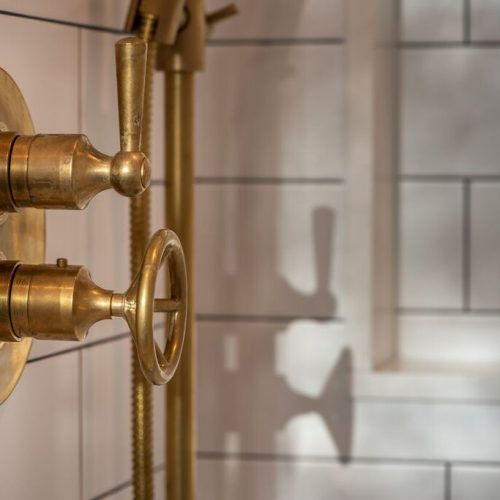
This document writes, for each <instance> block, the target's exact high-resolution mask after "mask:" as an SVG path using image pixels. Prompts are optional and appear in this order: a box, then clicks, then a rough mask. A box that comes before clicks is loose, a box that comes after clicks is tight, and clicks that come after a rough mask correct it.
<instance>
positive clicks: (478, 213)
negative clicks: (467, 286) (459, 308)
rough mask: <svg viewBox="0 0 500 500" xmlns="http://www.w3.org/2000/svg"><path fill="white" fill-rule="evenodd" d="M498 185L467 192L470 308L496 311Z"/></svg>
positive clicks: (499, 296) (499, 299)
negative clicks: (469, 230) (468, 204)
mask: <svg viewBox="0 0 500 500" xmlns="http://www.w3.org/2000/svg"><path fill="white" fill-rule="evenodd" d="M498 217H500V185H499V184H498V183H494V184H486V183H482V182H481V183H474V184H473V185H472V191H471V306H472V307H473V308H479V309H481V308H483V309H488V308H493V309H500V229H499V228H498Z"/></svg>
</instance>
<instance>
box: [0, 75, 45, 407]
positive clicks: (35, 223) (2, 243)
mask: <svg viewBox="0 0 500 500" xmlns="http://www.w3.org/2000/svg"><path fill="white" fill-rule="evenodd" d="M0 130H2V131H12V132H18V133H20V134H33V133H34V127H33V122H32V121H31V116H30V113H29V110H28V106H27V105H26V102H25V101H24V98H23V96H22V94H21V91H20V90H19V88H18V87H17V85H16V84H15V82H14V80H13V79H12V78H11V77H10V76H9V75H8V74H7V73H6V72H5V71H4V70H3V69H1V68H0ZM2 219H3V217H0V224H1V225H0V251H1V252H3V253H4V254H5V256H6V258H7V259H9V260H22V261H23V262H26V263H31V264H42V263H43V261H44V254H45V212H44V211H43V210H38V209H24V210H22V211H21V212H19V213H16V214H10V215H9V217H7V218H6V219H5V220H4V222H2ZM31 342H32V341H31V339H24V340H22V341H20V342H5V343H0V404H1V403H3V402H4V401H5V400H6V399H7V398H8V397H9V395H10V393H11V392H12V391H13V389H14V387H15V386H16V383H17V381H18V380H19V377H20V376H21V374H22V372H23V369H24V366H25V364H26V361H27V359H28V355H29V352H30V349H31Z"/></svg>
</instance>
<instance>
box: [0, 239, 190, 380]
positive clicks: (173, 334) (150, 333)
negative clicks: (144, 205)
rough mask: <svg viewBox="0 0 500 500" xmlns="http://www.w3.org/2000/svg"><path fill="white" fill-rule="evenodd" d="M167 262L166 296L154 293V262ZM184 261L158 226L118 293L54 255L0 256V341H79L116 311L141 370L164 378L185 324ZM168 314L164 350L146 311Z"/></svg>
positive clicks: (170, 370)
mask: <svg viewBox="0 0 500 500" xmlns="http://www.w3.org/2000/svg"><path fill="white" fill-rule="evenodd" d="M164 262H167V270H168V277H169V280H168V282H169V288H170V291H169V294H168V295H169V296H168V298H164V299H155V298H154V293H155V286H156V280H157V276H158V272H159V270H160V267H161V265H162V264H163V263H164ZM186 294H187V287H186V267H185V262H184V254H183V251H182V247H181V245H180V242H179V239H178V238H177V236H176V235H175V234H174V233H173V232H172V231H168V230H166V229H162V230H160V231H157V232H156V233H155V235H154V236H153V237H152V239H151V241H150V243H149V245H148V247H147V250H146V253H145V254H144V259H143V261H142V265H141V269H140V271H139V273H138V274H137V276H136V277H135V279H134V281H133V282H132V284H131V285H130V287H129V288H128V290H127V291H126V292H124V293H115V292H112V291H110V290H104V289H102V288H100V287H98V286H97V285H96V284H95V283H94V282H93V281H92V279H91V277H90V273H89V271H88V269H87V268H86V267H84V266H74V265H69V264H68V262H67V260H66V259H63V258H61V259H58V260H57V263H56V264H55V265H50V264H38V265H36V264H24V263H22V262H21V261H17V260H3V261H0V342H19V341H21V340H22V339H24V338H33V339H38V340H75V341H81V340H84V339H85V338H86V336H87V333H88V330H89V328H90V327H91V326H92V325H93V324H94V323H96V322H98V321H101V320H104V319H111V318H112V317H122V318H124V319H125V321H126V322H127V324H128V326H129V328H130V331H131V334H132V337H133V339H134V343H135V346H136V349H137V353H138V358H139V361H140V363H141V368H142V371H143V373H144V376H145V377H146V378H147V380H148V381H149V382H151V383H152V384H156V385H161V384H165V383H166V382H168V381H169V380H170V379H171V377H172V375H173V374H174V372H175V369H176V367H177V364H178V362H179V358H180V354H181V351H182V344H183V340H184V330H185V324H186ZM155 312H165V313H168V314H169V316H170V321H169V322H168V323H169V332H170V334H169V336H168V337H167V343H166V347H165V350H164V351H163V350H161V349H160V347H159V346H158V344H157V343H156V341H155V339H154V324H153V315H154V313H155Z"/></svg>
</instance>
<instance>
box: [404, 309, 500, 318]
mask: <svg viewBox="0 0 500 500" xmlns="http://www.w3.org/2000/svg"><path fill="white" fill-rule="evenodd" d="M397 314H399V315H400V316H406V315H408V316H417V315H423V316H464V317H467V316H474V315H479V316H485V315H487V316H500V308H498V309H494V308H491V309H487V308H479V307H471V308H469V309H467V310H464V309H462V308H459V307H457V308H451V307H450V308H446V307H436V308H431V307H398V308H397Z"/></svg>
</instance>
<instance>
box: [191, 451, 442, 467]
mask: <svg viewBox="0 0 500 500" xmlns="http://www.w3.org/2000/svg"><path fill="white" fill-rule="evenodd" d="M197 458H198V459H201V460H220V461H222V460H238V461H241V462H254V461H255V462H284V463H299V464H301V463H303V464H306V463H309V464H311V463H312V464H340V465H346V464H350V465H352V464H374V465H400V464H404V465H419V466H428V465H439V466H441V467H444V466H446V462H445V461H444V460H439V459H425V458H422V459H418V458H415V459H413V458H402V459H398V458H378V457H377V458H375V457H355V456H354V457H350V456H332V455H330V456H327V455H325V456H324V455H293V454H274V453H245V452H243V453H229V452H223V451H221V452H219V451H198V453H197Z"/></svg>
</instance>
